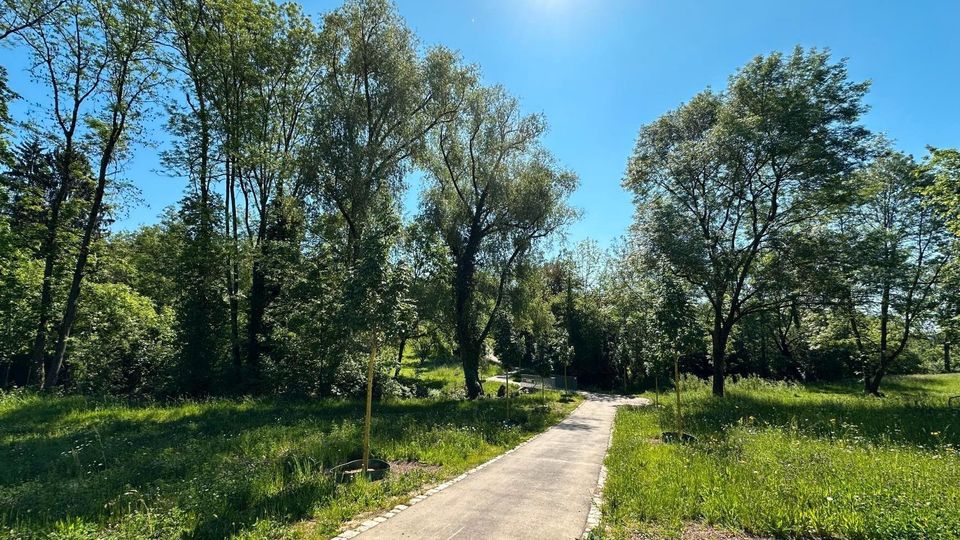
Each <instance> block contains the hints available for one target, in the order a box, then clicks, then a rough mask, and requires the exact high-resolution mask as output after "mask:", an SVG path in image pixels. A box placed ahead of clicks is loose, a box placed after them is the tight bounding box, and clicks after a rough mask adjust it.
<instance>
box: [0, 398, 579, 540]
mask: <svg viewBox="0 0 960 540" xmlns="http://www.w3.org/2000/svg"><path fill="white" fill-rule="evenodd" d="M557 398H558V396H557V395H556V394H552V395H551V400H550V401H551V403H550V408H549V410H547V411H544V410H541V409H539V408H538V406H539V405H540V400H539V398H538V397H521V398H515V399H514V400H513V404H512V411H511V415H510V417H509V418H508V417H507V412H506V404H505V402H504V400H495V399H484V400H478V401H474V402H466V401H460V400H451V399H444V398H438V399H412V400H404V401H395V402H390V403H378V404H376V405H375V408H374V411H375V417H374V425H373V444H372V446H373V449H374V455H376V456H378V457H381V458H383V459H387V460H389V461H392V462H394V463H395V464H396V465H397V466H396V467H395V469H396V470H400V471H401V472H399V473H396V474H391V475H389V476H388V477H387V479H386V480H384V481H380V482H367V481H364V480H359V481H357V482H354V483H349V484H339V485H338V484H335V483H334V482H333V481H332V479H331V478H330V477H329V476H328V475H327V474H325V471H326V469H328V468H329V467H331V466H333V465H336V464H339V463H342V462H344V461H346V460H348V459H351V458H354V457H357V455H358V453H359V447H360V440H361V430H362V419H363V405H362V403H359V402H353V401H280V400H275V399H249V400H213V401H207V402H183V403H177V404H167V405H143V404H139V405H138V404H131V403H123V402H109V401H103V400H94V399H88V398H83V397H52V396H38V395H31V394H7V395H0V463H2V466H0V537H4V536H7V537H11V538H56V539H60V538H183V537H187V538H224V537H237V538H286V537H308V538H323V537H329V536H331V535H332V534H331V533H334V532H335V531H336V530H337V529H338V528H339V527H340V526H341V524H342V523H343V522H345V521H347V520H349V519H351V518H352V517H353V516H355V515H357V514H358V513H362V512H365V511H369V510H375V509H377V508H383V507H387V506H390V505H393V504H396V503H398V502H400V500H401V497H403V496H404V495H405V494H407V493H409V492H411V491H414V490H416V489H418V488H419V487H421V486H424V485H426V484H430V483H434V482H439V481H441V480H442V479H444V478H448V477H451V476H455V475H457V474H460V473H461V472H463V471H465V470H467V469H469V468H470V467H472V466H474V465H476V464H478V463H481V462H483V461H485V460H487V459H489V458H491V457H493V456H494V455H496V454H499V453H501V452H503V451H504V450H506V449H508V448H510V447H512V446H514V445H516V444H518V443H519V442H520V441H522V440H523V439H525V438H528V437H530V436H531V435H533V434H535V433H537V432H539V431H541V430H543V429H545V428H546V427H548V426H550V425H552V424H553V423H555V422H557V421H559V420H560V419H561V418H562V416H564V415H565V414H566V413H567V412H569V411H570V410H571V409H572V408H573V406H575V403H561V402H559V401H558V400H557Z"/></svg>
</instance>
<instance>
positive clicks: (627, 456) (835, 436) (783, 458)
mask: <svg viewBox="0 0 960 540" xmlns="http://www.w3.org/2000/svg"><path fill="white" fill-rule="evenodd" d="M886 390H887V392H888V396H887V397H885V398H872V397H864V396H862V395H861V394H860V391H859V388H858V387H857V386H856V385H853V384H850V385H843V384H834V385H821V386H811V387H803V386H799V385H790V384H778V383H768V382H764V381H759V380H745V381H741V382H739V383H736V384H733V385H731V386H730V387H729V391H728V395H727V396H726V397H724V398H720V399H718V398H714V397H712V396H710V392H709V388H708V387H706V386H699V385H688V387H687V389H686V391H685V392H684V394H683V398H684V400H685V403H686V407H685V411H684V428H685V430H687V431H690V432H691V433H693V434H694V435H696V436H697V437H698V439H699V440H698V441H697V442H695V443H692V444H687V445H677V444H663V443H661V442H660V440H659V435H660V432H661V431H663V430H669V429H672V426H673V425H674V424H673V409H672V408H669V407H666V406H664V407H661V408H659V409H658V408H653V407H651V408H647V409H634V410H624V411H621V412H620V413H619V414H618V416H617V421H616V428H615V434H614V440H613V446H612V448H611V453H610V455H609V457H608V459H607V465H608V467H609V479H608V482H607V485H606V491H605V497H606V510H607V512H606V514H605V525H606V526H607V532H606V534H607V535H608V536H610V537H614V538H619V537H631V536H633V535H638V536H639V535H646V536H648V537H650V536H652V537H658V536H662V537H679V536H680V535H681V533H682V531H684V529H685V528H688V527H689V524H690V522H700V523H701V524H707V525H710V526H717V527H719V528H729V529H736V530H742V531H747V532H749V533H754V534H758V535H769V536H774V537H778V538H812V537H825V538H851V539H858V538H890V539H908V538H917V539H920V538H923V539H927V538H960V454H958V448H960V407H949V406H948V404H947V398H948V396H949V395H955V394H960V376H957V375H953V376H927V377H901V378H891V379H890V381H889V382H888V384H887V385H886Z"/></svg>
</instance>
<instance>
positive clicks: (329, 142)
mask: <svg viewBox="0 0 960 540" xmlns="http://www.w3.org/2000/svg"><path fill="white" fill-rule="evenodd" d="M322 40H323V46H324V53H323V62H324V69H325V76H324V81H323V84H324V87H323V92H322V96H323V99H322V102H321V104H320V106H319V107H318V108H317V109H316V114H315V118H314V119H313V124H314V131H313V136H312V137H311V141H310V144H311V156H310V161H309V163H308V174H310V175H312V177H313V181H314V185H315V188H316V190H317V192H318V194H319V195H320V197H321V199H322V201H323V202H324V203H325V204H326V205H327V206H328V207H329V208H330V209H331V210H332V211H334V212H336V213H337V214H338V215H339V216H340V218H341V219H342V220H343V227H344V234H343V244H344V252H343V256H344V258H345V259H346V260H347V261H348V262H352V261H355V260H356V259H357V258H358V257H359V254H360V245H361V243H362V242H363V241H364V237H365V236H366V235H367V234H369V233H368V231H367V229H368V228H369V227H370V226H371V225H373V223H371V221H373V218H374V217H375V216H377V214H379V213H382V212H384V211H389V209H391V208H392V207H395V206H396V204H397V202H396V201H397V196H398V194H399V193H400V190H401V188H402V180H403V176H404V174H405V173H406V171H407V170H409V167H410V158H411V157H415V156H416V155H417V154H418V153H419V152H420V151H421V149H422V148H423V145H424V141H425V136H426V135H427V133H429V132H430V131H431V130H432V129H434V128H435V127H436V126H438V125H441V124H443V123H444V122H448V121H450V120H451V119H452V118H453V116H454V115H455V114H456V112H457V109H458V108H459V106H460V103H461V102H462V100H463V93H464V90H465V88H466V85H467V84H469V82H470V81H471V80H472V74H471V73H470V72H469V70H466V69H464V68H462V67H460V66H459V65H458V61H457V58H456V56H455V55H454V54H453V53H451V52H450V51H447V50H445V49H440V48H437V49H431V50H430V51H428V52H427V54H426V56H425V57H424V58H422V59H421V58H419V57H418V52H417V49H418V46H419V44H418V43H417V40H416V38H415V36H414V35H413V33H412V32H411V31H410V29H409V28H407V26H406V25H405V24H404V22H403V20H402V19H401V18H400V16H399V14H398V13H397V12H396V8H395V7H394V6H393V5H392V4H391V3H390V2H389V1H387V0H349V1H348V2H347V3H346V4H345V5H344V6H342V7H341V8H340V9H337V10H336V11H334V12H332V13H330V14H328V15H327V16H326V17H325V18H324V27H323V36H322Z"/></svg>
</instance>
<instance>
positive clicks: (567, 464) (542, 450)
mask: <svg viewBox="0 0 960 540" xmlns="http://www.w3.org/2000/svg"><path fill="white" fill-rule="evenodd" d="M645 403H647V401H646V400H642V399H626V398H621V397H612V396H601V395H592V394H591V395H587V399H586V401H584V402H583V403H582V404H581V405H580V406H579V407H578V408H577V409H576V410H575V411H574V412H573V413H571V414H570V416H568V417H567V418H566V419H565V420H564V421H562V422H560V423H559V424H557V425H556V426H554V427H552V428H550V429H549V430H547V431H545V432H544V433H542V434H541V435H540V436H538V437H537V438H535V439H534V440H532V441H530V443H529V444H526V445H524V446H522V447H520V448H519V449H517V450H516V451H515V452H513V453H511V454H509V455H506V456H504V457H503V458H501V459H499V460H497V461H496V462H494V463H492V464H490V465H489V466H488V467H486V468H484V469H483V470H480V471H478V472H476V473H474V474H472V475H470V476H468V477H467V478H465V479H463V480H462V481H460V482H458V483H456V484H453V485H451V486H450V487H448V488H447V489H445V490H443V491H440V492H438V493H436V494H434V495H432V496H430V497H428V498H426V499H424V500H423V501H421V502H419V503H417V504H415V505H413V506H411V507H410V508H408V509H406V510H404V511H402V512H400V513H399V514H397V515H396V516H394V517H392V518H390V519H388V520H387V521H385V522H383V523H381V524H380V525H377V526H376V527H373V528H371V529H369V530H367V531H366V532H364V533H362V534H360V535H359V536H357V537H356V538H357V539H359V540H374V539H378V538H380V539H390V540H394V539H398V538H417V539H421V538H423V539H442V540H469V539H481V538H483V539H508V538H524V539H527V538H529V539H537V538H544V539H551V540H562V539H574V538H580V536H581V534H582V533H583V530H584V528H585V526H586V522H587V515H588V513H589V511H590V501H591V498H592V496H593V491H594V489H595V488H596V486H597V478H598V476H599V474H600V466H601V464H602V463H603V458H604V456H605V454H606V452H607V443H608V441H609V439H610V430H611V429H612V428H613V417H614V415H615V413H616V407H617V406H619V405H627V404H636V405H641V404H645Z"/></svg>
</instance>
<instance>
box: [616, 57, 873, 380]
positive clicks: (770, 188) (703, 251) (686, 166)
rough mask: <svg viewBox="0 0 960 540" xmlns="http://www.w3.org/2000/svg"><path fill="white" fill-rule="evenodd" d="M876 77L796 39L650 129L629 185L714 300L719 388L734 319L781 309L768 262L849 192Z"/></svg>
mask: <svg viewBox="0 0 960 540" xmlns="http://www.w3.org/2000/svg"><path fill="white" fill-rule="evenodd" d="M867 86H868V85H867V83H858V82H851V81H850V80H849V79H848V76H847V69H846V64H845V62H843V61H840V62H837V63H832V62H831V61H830V56H829V53H827V52H825V51H817V50H809V51H804V50H802V49H800V48H797V49H796V50H795V51H794V52H793V53H792V54H790V55H783V54H779V53H776V54H771V55H769V56H766V57H762V56H761V57H757V58H756V59H754V60H753V61H751V62H750V63H749V64H747V65H746V66H744V67H743V68H741V69H740V70H739V71H738V72H737V73H736V74H734V75H733V76H732V77H731V78H730V81H729V83H728V85H727V88H726V90H725V91H724V92H722V93H716V92H713V91H706V92H703V93H701V94H699V95H697V96H696V97H695V98H694V99H692V100H691V101H690V102H688V103H686V104H684V105H682V106H681V107H680V108H678V109H677V110H675V111H672V112H670V113H668V114H666V115H664V116H663V117H661V118H660V119H659V120H657V121H655V122H653V123H652V124H649V125H647V126H644V127H643V128H642V129H641V130H640V135H639V138H638V140H637V145H636V149H635V151H634V154H633V157H631V159H630V162H629V166H628V171H627V175H626V178H625V180H624V185H625V186H626V187H627V188H628V189H630V190H631V191H633V192H634V194H635V201H636V203H637V205H638V207H639V210H640V213H639V216H640V220H641V223H640V225H641V227H643V229H644V230H645V232H646V234H649V235H650V237H651V241H652V245H653V246H654V249H655V250H656V252H657V254H658V255H659V256H661V257H663V258H664V259H665V260H666V261H668V262H669V264H670V267H671V270H672V271H673V272H674V273H675V274H676V275H677V276H678V277H681V278H683V279H684V280H686V281H687V282H688V283H689V284H690V285H692V286H693V287H695V288H696V289H697V290H698V291H699V293H700V294H701V295H703V297H704V298H706V300H707V301H708V302H709V304H710V307H711V311H712V317H711V319H712V325H711V330H710V331H711V336H712V360H713V368H714V376H713V393H714V394H715V395H723V391H724V377H725V356H726V348H727V342H728V340H729V337H730V333H731V331H732V330H733V326H734V325H735V324H736V323H737V321H739V320H740V319H741V318H742V317H744V316H745V315H748V314H750V313H752V312H756V311H759V310H764V309H767V308H769V307H770V305H769V304H768V303H767V302H765V301H762V300H761V299H760V298H761V295H760V293H761V291H762V290H763V289H764V287H765V283H764V282H763V280H761V279H758V277H759V276H757V275H756V273H755V269H756V266H757V264H758V261H760V260H761V259H763V258H765V257H767V256H768V255H769V254H771V253H775V252H776V246H777V243H778V240H779V239H780V238H781V237H782V236H783V235H784V234H785V233H786V232H787V231H790V230H792V229H794V228H796V227H800V226H802V225H803V224H805V223H808V222H809V221H810V220H812V219H816V218H817V217H818V216H821V215H823V214H824V213H826V212H829V211H831V210H832V209H833V208H834V207H835V203H836V201H837V200H838V199H841V197H838V196H837V192H838V189H839V188H842V187H843V183H842V179H843V178H844V175H845V173H848V172H849V171H851V170H852V168H853V166H854V165H855V163H856V162H857V161H858V159H859V158H860V157H861V156H862V154H863V143H864V140H865V138H866V137H867V132H866V130H865V129H864V128H862V127H861V126H860V125H859V124H858V121H859V118H860V115H861V114H862V113H863V112H864V110H865V108H864V106H863V104H862V103H861V99H862V97H863V95H864V94H865V93H866V91H867Z"/></svg>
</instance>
